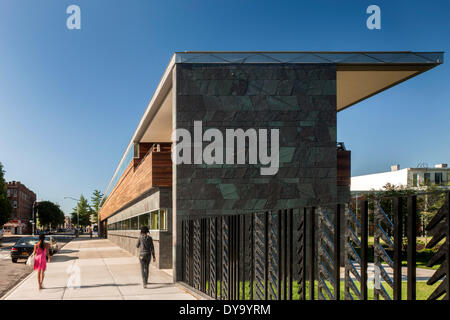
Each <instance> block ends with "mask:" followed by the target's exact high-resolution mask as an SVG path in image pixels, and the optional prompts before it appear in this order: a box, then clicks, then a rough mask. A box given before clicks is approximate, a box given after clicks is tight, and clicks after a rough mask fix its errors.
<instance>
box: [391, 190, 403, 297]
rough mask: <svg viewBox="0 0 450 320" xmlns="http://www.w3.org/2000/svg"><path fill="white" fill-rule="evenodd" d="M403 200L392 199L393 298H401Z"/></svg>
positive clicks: (399, 198) (398, 198)
mask: <svg viewBox="0 0 450 320" xmlns="http://www.w3.org/2000/svg"><path fill="white" fill-rule="evenodd" d="M402 211H403V201H402V198H401V197H397V198H395V199H394V270H393V271H394V300H401V299H402V242H403V241H402V240H403V239H402V229H403V228H402V226H403V212H402Z"/></svg>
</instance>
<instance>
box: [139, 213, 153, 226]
mask: <svg viewBox="0 0 450 320" xmlns="http://www.w3.org/2000/svg"><path fill="white" fill-rule="evenodd" d="M149 220H150V213H145V214H143V215H141V216H139V225H140V226H141V227H143V226H146V227H149V225H150V224H149Z"/></svg>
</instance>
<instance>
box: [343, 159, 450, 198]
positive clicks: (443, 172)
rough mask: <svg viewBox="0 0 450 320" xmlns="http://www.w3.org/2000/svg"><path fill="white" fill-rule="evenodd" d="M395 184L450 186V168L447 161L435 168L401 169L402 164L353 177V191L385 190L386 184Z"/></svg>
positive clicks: (412, 186) (409, 186)
mask: <svg viewBox="0 0 450 320" xmlns="http://www.w3.org/2000/svg"><path fill="white" fill-rule="evenodd" d="M388 183H389V184H391V185H394V186H399V187H400V186H401V187H408V188H420V187H422V186H425V185H429V184H434V185H437V186H448V185H449V183H450V168H448V167H447V164H446V163H440V164H437V165H435V166H434V167H433V168H429V167H426V166H423V167H418V168H405V169H400V165H398V164H397V165H393V166H391V171H387V172H380V173H374V174H366V175H361V176H356V177H352V178H351V187H350V189H351V191H352V192H358V191H370V190H383V187H384V186H385V185H386V184H388Z"/></svg>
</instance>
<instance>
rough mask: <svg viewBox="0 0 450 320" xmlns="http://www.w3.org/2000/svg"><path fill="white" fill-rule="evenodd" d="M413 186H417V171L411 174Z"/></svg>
mask: <svg viewBox="0 0 450 320" xmlns="http://www.w3.org/2000/svg"><path fill="white" fill-rule="evenodd" d="M413 187H417V173H414V174H413Z"/></svg>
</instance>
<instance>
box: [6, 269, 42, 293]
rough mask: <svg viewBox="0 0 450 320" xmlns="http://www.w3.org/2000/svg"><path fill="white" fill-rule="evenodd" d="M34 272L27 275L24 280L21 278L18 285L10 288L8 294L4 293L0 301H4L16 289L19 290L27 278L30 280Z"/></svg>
mask: <svg viewBox="0 0 450 320" xmlns="http://www.w3.org/2000/svg"><path fill="white" fill-rule="evenodd" d="M35 273H36V272H35V271H34V270H33V271H31V273H30V274H29V275H27V276H26V277H25V278H23V279H22V280H21V281H19V283H17V284H16V285H15V286H14V287H12V288H11V289H10V290H9V291H8V292H6V293H5V294H4V295H3V296H2V297H0V300H6V299H7V298H8V297H9V296H10V295H11V293H13V291H15V290H16V289H17V288H19V287H20V286H21V285H22V284H23V283H24V282H25V281H27V280H28V278H31V276H32V275H34V274H35Z"/></svg>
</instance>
